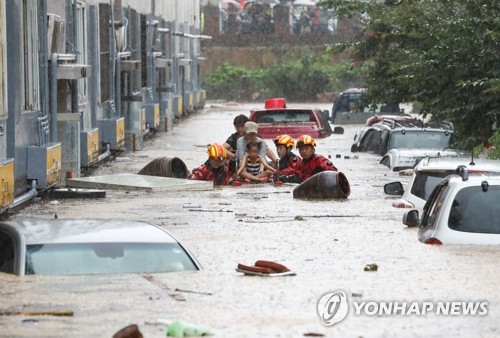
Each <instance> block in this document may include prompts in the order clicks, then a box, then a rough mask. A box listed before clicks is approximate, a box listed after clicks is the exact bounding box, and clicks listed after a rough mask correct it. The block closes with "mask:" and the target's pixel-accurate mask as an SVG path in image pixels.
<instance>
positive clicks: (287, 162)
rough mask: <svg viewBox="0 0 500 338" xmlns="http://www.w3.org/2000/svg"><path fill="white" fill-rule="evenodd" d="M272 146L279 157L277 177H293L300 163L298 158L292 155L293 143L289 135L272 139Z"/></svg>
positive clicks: (300, 160)
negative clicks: (273, 145) (274, 146)
mask: <svg viewBox="0 0 500 338" xmlns="http://www.w3.org/2000/svg"><path fill="white" fill-rule="evenodd" d="M274 144H275V145H276V152H277V153H278V157H279V166H278V172H279V175H285V176H290V175H294V174H295V173H296V172H297V170H298V168H299V166H300V163H301V162H302V159H301V158H300V157H299V156H297V155H295V154H294V153H292V149H293V147H294V145H295V141H294V140H293V138H292V137H291V136H290V135H278V136H276V138H275V139H274Z"/></svg>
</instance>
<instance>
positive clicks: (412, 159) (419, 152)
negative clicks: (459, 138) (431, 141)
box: [380, 148, 463, 171]
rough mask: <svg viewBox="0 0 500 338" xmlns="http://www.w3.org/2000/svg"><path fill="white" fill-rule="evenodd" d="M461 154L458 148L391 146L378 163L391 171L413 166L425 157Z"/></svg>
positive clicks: (457, 155) (456, 155)
mask: <svg viewBox="0 0 500 338" xmlns="http://www.w3.org/2000/svg"><path fill="white" fill-rule="evenodd" d="M461 155H463V154H461V152H459V151H458V150H451V149H446V150H442V149H415V148H414V149H409V148H393V149H391V150H389V151H388V152H387V153H386V154H385V155H384V157H383V158H382V160H380V163H381V164H384V165H386V166H387V167H389V168H390V169H392V171H400V170H405V169H411V168H414V167H415V165H416V164H417V163H418V161H420V160H421V159H423V158H425V157H438V158H439V157H459V156H461Z"/></svg>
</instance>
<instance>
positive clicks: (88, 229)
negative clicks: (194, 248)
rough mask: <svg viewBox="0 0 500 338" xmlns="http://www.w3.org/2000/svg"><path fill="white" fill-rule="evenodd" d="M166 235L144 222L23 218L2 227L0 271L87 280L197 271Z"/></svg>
mask: <svg viewBox="0 0 500 338" xmlns="http://www.w3.org/2000/svg"><path fill="white" fill-rule="evenodd" d="M200 268H201V266H200V264H199V263H198V261H197V260H196V259H195V258H194V257H193V256H192V255H191V254H190V253H189V251H187V250H186V249H185V248H184V247H183V246H182V245H181V244H180V243H179V242H178V241H177V240H176V239H175V238H174V237H173V236H172V235H171V234H169V233H168V232H167V231H166V230H164V229H162V228H160V227H158V226H156V225H153V224H150V223H147V222H142V221H130V220H99V219H83V220H76V219H21V220H14V221H8V222H0V272H6V273H12V274H16V275H20V276H24V275H34V274H41V275H86V274H117V273H120V274H122V273H141V272H150V273H153V272H172V271H182V270H199V269H200Z"/></svg>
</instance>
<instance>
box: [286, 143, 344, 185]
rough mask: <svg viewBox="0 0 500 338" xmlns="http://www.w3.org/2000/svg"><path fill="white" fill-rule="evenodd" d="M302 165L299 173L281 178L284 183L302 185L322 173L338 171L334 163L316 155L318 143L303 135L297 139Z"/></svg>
mask: <svg viewBox="0 0 500 338" xmlns="http://www.w3.org/2000/svg"><path fill="white" fill-rule="evenodd" d="M296 146H297V148H298V149H299V153H300V156H301V157H302V163H301V164H300V165H299V167H298V170H297V173H296V174H294V175H289V176H281V177H280V180H281V181H283V182H293V183H302V182H304V181H305V180H307V179H308V178H309V177H311V176H313V175H315V174H317V173H320V172H322V171H327V170H331V171H338V170H337V168H336V167H335V166H334V165H333V163H332V162H331V161H330V160H329V159H327V158H326V157H324V156H323V155H319V154H316V141H315V140H314V139H313V138H312V137H311V136H309V135H302V136H300V137H299V138H298V139H297V145H296Z"/></svg>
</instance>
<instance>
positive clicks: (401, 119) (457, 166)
mask: <svg viewBox="0 0 500 338" xmlns="http://www.w3.org/2000/svg"><path fill="white" fill-rule="evenodd" d="M377 119H378V116H374V117H372V118H370V119H368V120H367V123H366V125H365V126H363V127H361V128H360V129H359V130H358V131H357V132H356V134H355V136H354V144H353V145H352V147H351V151H352V152H369V153H373V154H378V155H381V156H382V159H381V160H380V163H381V164H383V165H385V166H387V167H389V168H390V169H392V170H393V171H400V170H403V169H413V175H412V177H411V179H410V182H409V184H408V185H407V186H406V188H405V187H404V186H403V184H402V183H401V182H391V183H388V184H386V185H385V186H384V192H385V193H386V194H387V195H393V196H401V197H400V198H399V199H397V200H394V201H393V203H392V205H393V206H394V207H396V208H411V209H412V210H410V211H407V212H406V213H405V214H404V216H403V224H405V225H407V226H410V227H417V226H418V227H419V232H418V238H419V240H420V241H421V242H423V243H427V244H500V203H498V201H500V161H495V160H486V159H476V160H474V159H471V158H466V157H464V155H465V153H464V152H462V151H459V150H453V149H448V148H449V147H450V146H452V145H453V143H454V132H453V125H452V124H451V123H448V122H442V123H438V124H433V125H429V124H426V123H424V121H422V120H419V119H415V118H412V117H411V116H385V117H384V118H380V120H378V121H377Z"/></svg>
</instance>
